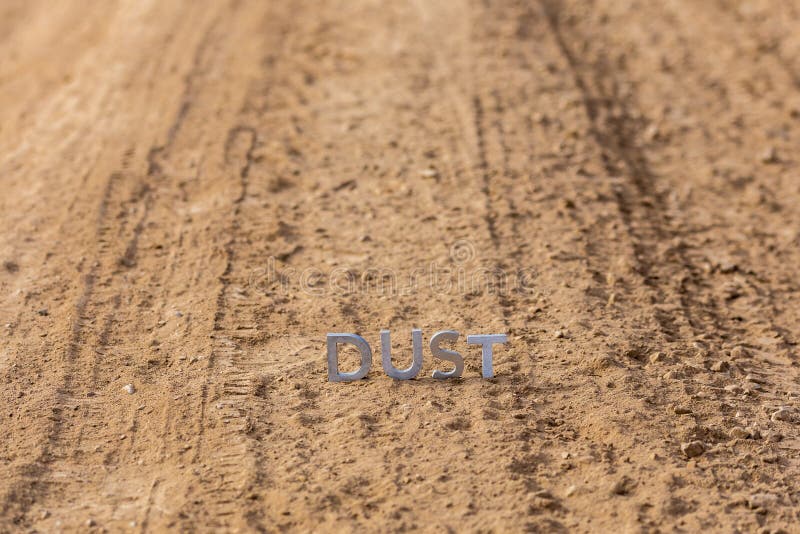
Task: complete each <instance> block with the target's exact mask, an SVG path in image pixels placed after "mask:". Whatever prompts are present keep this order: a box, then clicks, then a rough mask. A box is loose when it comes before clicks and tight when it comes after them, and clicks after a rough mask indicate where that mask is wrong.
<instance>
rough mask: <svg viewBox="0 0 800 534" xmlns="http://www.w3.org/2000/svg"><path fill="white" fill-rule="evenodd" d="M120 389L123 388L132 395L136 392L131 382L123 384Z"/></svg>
mask: <svg viewBox="0 0 800 534" xmlns="http://www.w3.org/2000/svg"><path fill="white" fill-rule="evenodd" d="M122 389H124V390H125V392H126V393H127V394H128V395H133V394H134V393H136V388H135V387H134V385H133V384H125V386H124V387H123V388H122Z"/></svg>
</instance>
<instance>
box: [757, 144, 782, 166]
mask: <svg viewBox="0 0 800 534" xmlns="http://www.w3.org/2000/svg"><path fill="white" fill-rule="evenodd" d="M779 161H780V158H779V157H778V151H777V150H775V147H774V146H771V147H768V148H767V149H766V150H764V152H762V153H761V162H762V163H778V162H779Z"/></svg>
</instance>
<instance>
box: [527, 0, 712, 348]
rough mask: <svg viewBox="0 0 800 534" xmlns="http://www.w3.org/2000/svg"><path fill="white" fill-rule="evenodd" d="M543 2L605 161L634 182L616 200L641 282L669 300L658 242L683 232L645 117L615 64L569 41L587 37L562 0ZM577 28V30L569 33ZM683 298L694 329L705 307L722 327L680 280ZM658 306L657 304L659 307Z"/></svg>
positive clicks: (685, 263)
mask: <svg viewBox="0 0 800 534" xmlns="http://www.w3.org/2000/svg"><path fill="white" fill-rule="evenodd" d="M540 5H541V6H542V9H543V12H544V14H545V16H546V18H547V21H548V25H549V27H550V29H551V31H552V32H553V35H554V37H555V39H556V42H557V43H558V46H559V48H560V49H561V52H562V54H563V55H564V57H565V59H566V60H567V63H568V64H569V66H570V68H571V69H572V73H573V76H574V81H575V85H576V86H577V87H578V88H579V89H580V92H581V94H582V99H583V105H584V108H585V110H586V114H587V116H588V117H589V120H590V122H591V124H592V127H591V128H590V131H591V135H592V138H593V139H594V140H595V142H596V143H597V144H598V145H599V146H600V147H601V149H602V157H603V163H604V166H605V169H606V172H608V173H609V174H610V175H612V176H615V175H618V174H623V175H624V177H625V179H626V180H628V181H629V183H630V184H631V187H626V186H625V185H624V184H620V186H619V187H616V188H615V190H614V194H615V200H616V202H617V205H618V207H619V212H620V215H621V216H622V218H623V222H624V225H625V229H626V230H627V232H628V233H629V234H630V236H631V239H632V245H633V251H634V261H635V262H636V271H637V272H638V273H639V275H640V276H641V278H642V281H643V282H644V283H645V284H646V285H647V286H648V287H649V288H650V289H651V290H652V291H653V292H654V293H655V296H656V304H657V305H659V304H663V303H665V302H667V301H668V300H669V298H670V296H671V295H669V292H668V290H667V289H665V288H664V283H665V282H664V280H665V279H666V280H668V279H669V277H670V276H672V275H673V273H672V272H670V270H671V269H666V270H665V269H664V267H669V263H667V264H666V265H664V266H663V267H662V266H661V265H660V264H662V263H665V262H669V261H670V258H669V257H666V258H665V257H663V256H656V255H655V254H654V252H655V249H654V244H656V243H664V242H670V240H674V239H675V238H677V237H678V234H676V232H675V231H674V230H673V229H672V227H671V224H670V222H669V216H668V214H667V213H666V211H665V210H664V209H663V206H664V205H665V204H666V198H665V197H664V195H663V193H661V192H659V191H658V190H657V189H656V188H655V185H654V181H655V179H656V177H655V176H654V174H653V172H652V170H651V169H650V167H649V165H648V162H647V156H646V155H645V154H644V153H643V152H642V151H641V150H640V149H639V147H638V145H639V142H638V139H639V138H640V137H641V135H642V132H643V128H642V126H641V121H639V120H637V119H634V115H639V116H640V115H641V114H640V113H638V112H636V111H635V109H634V108H633V107H632V106H633V103H632V102H631V99H632V97H625V96H623V95H621V94H620V87H619V81H618V80H616V79H615V78H614V75H613V73H612V71H613V67H612V66H610V65H608V64H603V63H602V62H601V61H599V60H598V61H596V62H594V63H587V62H586V61H585V60H584V59H583V57H579V56H578V55H577V54H576V53H575V52H573V50H572V48H571V47H570V45H568V44H567V43H568V42H569V41H572V40H575V41H577V42H578V43H580V42H585V38H584V37H583V36H581V35H580V34H579V33H577V32H578V30H577V28H574V27H571V26H570V25H568V24H567V25H565V24H564V22H563V21H562V20H561V19H562V17H561V8H560V6H559V4H558V3H557V2H553V1H550V0H542V1H541V3H540ZM570 32H572V33H570ZM669 252H670V253H671V254H674V257H675V258H674V260H673V261H672V265H674V266H675V267H676V268H677V269H678V270H680V271H682V272H684V273H685V275H686V277H687V278H688V279H689V280H690V284H691V286H700V285H701V284H702V282H701V281H700V280H699V278H698V277H697V275H696V274H695V272H696V268H695V267H693V266H692V264H691V263H690V261H689V258H688V257H687V255H686V253H685V252H684V250H683V245H681V244H680V243H678V244H677V245H676V246H675V245H674V246H673V248H672V249H671V250H670V251H669ZM678 300H679V302H680V310H681V313H682V314H683V316H684V318H685V320H686V322H687V323H688V324H689V325H690V326H691V328H692V330H693V333H694V334H695V335H698V334H699V333H701V331H703V330H704V328H703V326H705V325H704V324H703V319H702V318H701V317H695V313H694V311H693V310H694V309H700V310H703V311H704V313H705V315H706V317H708V319H709V320H710V322H711V325H712V326H713V327H714V328H717V329H720V328H721V327H722V325H721V324H720V319H719V316H718V312H717V311H716V310H714V309H713V308H711V309H708V308H707V307H706V304H707V303H706V302H703V301H701V300H700V299H699V295H698V294H697V293H696V292H694V290H693V288H692V287H690V286H689V285H685V284H683V285H681V287H680V289H679V295H678ZM656 309H657V310H658V308H656ZM656 319H657V320H658V322H659V323H660V324H661V327H662V330H663V333H664V334H665V335H666V336H667V338H668V339H671V340H673V341H675V340H677V339H676V338H677V337H678V335H679V333H678V327H677V325H676V324H675V323H674V320H673V319H672V318H671V317H670V316H669V315H668V314H665V313H663V312H659V311H657V312H656Z"/></svg>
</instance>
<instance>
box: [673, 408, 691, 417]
mask: <svg viewBox="0 0 800 534" xmlns="http://www.w3.org/2000/svg"><path fill="white" fill-rule="evenodd" d="M672 410H673V411H674V412H675V413H676V414H677V415H689V414H690V413H692V409H691V408H689V407H687V406H675V408H673V409H672Z"/></svg>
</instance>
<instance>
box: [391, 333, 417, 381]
mask: <svg viewBox="0 0 800 534" xmlns="http://www.w3.org/2000/svg"><path fill="white" fill-rule="evenodd" d="M411 346H412V350H413V353H414V361H413V362H411V367H409V368H408V369H403V370H400V369H398V368H396V367H395V366H394V365H392V342H391V340H390V338H389V331H388V330H381V357H382V358H381V359H382V360H383V370H384V371H386V374H387V375H389V376H390V377H392V378H395V379H397V380H410V379H411V378H414V377H415V376H417V375H418V374H419V372H420V370H421V369H422V330H420V329H419V328H414V329H413V330H411Z"/></svg>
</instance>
